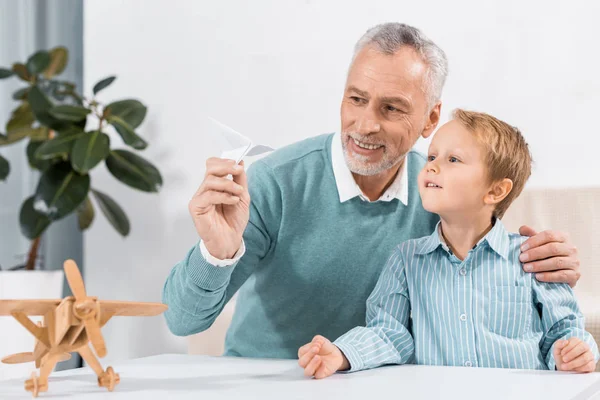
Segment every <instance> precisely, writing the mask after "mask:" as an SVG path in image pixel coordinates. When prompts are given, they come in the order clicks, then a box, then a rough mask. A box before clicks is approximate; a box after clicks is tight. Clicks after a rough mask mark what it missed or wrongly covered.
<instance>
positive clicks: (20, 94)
mask: <svg viewBox="0 0 600 400" xmlns="http://www.w3.org/2000/svg"><path fill="white" fill-rule="evenodd" d="M27 93H29V87H24V88H21V89H19V90H17V91H16V92H14V93H13V95H12V98H13V100H25V99H26V98H27Z"/></svg>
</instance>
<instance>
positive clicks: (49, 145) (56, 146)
mask: <svg viewBox="0 0 600 400" xmlns="http://www.w3.org/2000/svg"><path fill="white" fill-rule="evenodd" d="M83 135H84V133H83V132H80V133H78V134H70V135H62V134H61V135H60V136H58V137H55V138H54V139H51V140H48V141H47V142H44V143H43V144H42V145H41V146H40V147H39V149H37V151H36V152H35V157H36V158H38V159H40V160H50V159H52V158H56V157H58V156H63V155H64V156H66V155H68V154H69V153H71V149H72V148H73V144H74V143H75V142H76V141H77V139H79V138H80V137H82V136H83Z"/></svg>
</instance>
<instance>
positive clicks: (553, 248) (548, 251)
mask: <svg viewBox="0 0 600 400" xmlns="http://www.w3.org/2000/svg"><path fill="white" fill-rule="evenodd" d="M574 254H577V249H576V248H575V246H572V245H570V244H567V243H561V242H552V243H545V244H542V245H540V246H538V247H535V248H530V249H529V250H527V251H526V252H523V253H521V255H520V256H519V260H521V262H524V263H527V262H532V261H539V260H544V259H546V258H551V257H565V256H566V257H568V256H572V255H574Z"/></svg>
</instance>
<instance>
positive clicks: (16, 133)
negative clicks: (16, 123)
mask: <svg viewBox="0 0 600 400" xmlns="http://www.w3.org/2000/svg"><path fill="white" fill-rule="evenodd" d="M31 129H33V128H22V129H17V130H13V131H11V132H8V133H7V135H6V136H4V135H3V136H0V146H6V145H8V144H13V143H17V142H18V141H20V140H23V139H25V138H26V137H27V136H29V134H30V133H31Z"/></svg>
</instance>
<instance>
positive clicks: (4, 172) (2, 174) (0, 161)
mask: <svg viewBox="0 0 600 400" xmlns="http://www.w3.org/2000/svg"><path fill="white" fill-rule="evenodd" d="M9 173H10V164H9V163H8V160H7V159H6V158H4V157H2V155H0V181H5V180H6V178H7V177H8V174H9Z"/></svg>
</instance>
